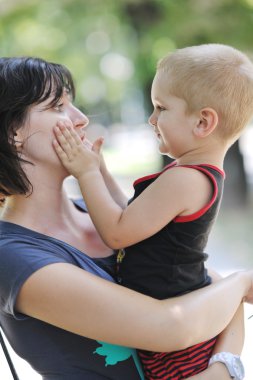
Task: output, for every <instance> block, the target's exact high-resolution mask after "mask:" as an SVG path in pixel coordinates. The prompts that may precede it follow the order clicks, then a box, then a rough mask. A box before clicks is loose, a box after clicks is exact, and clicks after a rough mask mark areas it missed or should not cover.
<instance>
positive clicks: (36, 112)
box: [17, 91, 89, 168]
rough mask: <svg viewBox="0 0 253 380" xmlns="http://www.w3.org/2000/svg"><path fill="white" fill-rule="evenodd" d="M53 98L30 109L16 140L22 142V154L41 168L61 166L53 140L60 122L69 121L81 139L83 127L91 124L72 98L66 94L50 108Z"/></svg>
mask: <svg viewBox="0 0 253 380" xmlns="http://www.w3.org/2000/svg"><path fill="white" fill-rule="evenodd" d="M52 99H53V96H52V97H50V98H48V99H47V100H46V101H44V102H42V103H40V104H36V105H33V106H31V108H30V110H29V112H28V115H27V118H26V122H25V124H24V126H23V127H22V128H20V129H19V130H18V131H17V140H18V141H21V142H22V147H21V148H20V152H21V154H22V157H23V158H24V159H27V160H28V161H30V162H32V163H34V164H35V165H36V166H37V165H38V164H42V165H44V166H45V165H50V166H51V167H52V165H57V167H58V168H59V166H61V164H60V161H59V159H58V157H57V155H56V153H55V151H54V148H53V146H52V141H53V139H54V133H53V127H54V126H55V125H56V123H57V121H59V120H62V121H65V120H67V121H69V122H71V124H72V126H73V128H74V129H75V130H76V131H77V132H78V134H79V135H80V137H81V138H82V137H84V128H85V127H86V126H87V125H88V123H89V120H88V118H87V117H86V116H85V115H84V114H83V113H82V112H81V111H80V110H79V109H77V108H76V107H75V106H74V105H73V103H72V99H71V96H70V95H69V94H68V93H67V92H66V91H64V93H63V95H62V97H61V98H60V99H59V101H58V103H57V104H56V105H55V106H52V107H51V106H50V107H49V105H50V102H51V101H52Z"/></svg>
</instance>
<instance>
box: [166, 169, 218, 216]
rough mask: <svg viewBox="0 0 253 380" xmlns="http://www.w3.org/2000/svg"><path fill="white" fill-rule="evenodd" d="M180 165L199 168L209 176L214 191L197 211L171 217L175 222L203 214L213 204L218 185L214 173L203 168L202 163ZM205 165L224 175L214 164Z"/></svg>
mask: <svg viewBox="0 0 253 380" xmlns="http://www.w3.org/2000/svg"><path fill="white" fill-rule="evenodd" d="M180 166H181V167H182V166H183V167H187V168H193V169H196V170H199V171H201V172H203V173H205V174H206V175H207V177H209V178H210V179H211V181H212V183H213V187H214V192H213V196H212V198H211V200H210V201H209V202H208V203H207V204H206V205H205V206H204V207H202V208H201V209H200V210H199V211H196V212H194V213H193V214H189V215H182V216H180V215H179V216H176V217H175V218H174V219H173V222H175V223H185V222H191V221H193V220H196V219H198V218H200V217H201V216H202V215H204V214H205V213H206V212H207V211H208V210H209V209H210V207H212V205H213V204H214V202H215V200H216V198H217V195H218V185H217V182H216V179H215V177H214V175H213V174H211V173H210V172H209V171H208V170H206V169H205V168H203V167H202V165H180ZM205 166H208V167H209V168H212V169H215V170H217V171H218V172H219V173H220V174H221V175H222V176H223V177H224V176H225V173H224V172H223V171H221V170H220V169H218V168H216V167H215V166H212V165H205Z"/></svg>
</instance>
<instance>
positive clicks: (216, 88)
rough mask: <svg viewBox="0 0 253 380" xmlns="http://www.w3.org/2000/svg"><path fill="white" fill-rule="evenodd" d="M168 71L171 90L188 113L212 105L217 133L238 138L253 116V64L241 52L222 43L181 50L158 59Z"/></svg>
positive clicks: (159, 68)
mask: <svg viewBox="0 0 253 380" xmlns="http://www.w3.org/2000/svg"><path fill="white" fill-rule="evenodd" d="M159 73H165V74H168V91H169V93H170V94H171V95H174V96H177V97H178V98H181V99H184V100H185V101H186V103H187V107H188V112H194V111H198V110H200V109H202V108H204V107H211V108H213V109H214V110H215V111H216V112H217V113H218V116H219V124H218V133H219V135H220V136H221V137H222V138H223V139H225V140H235V139H236V138H238V137H239V135H240V133H241V131H242V129H243V128H244V126H245V125H246V124H247V123H248V122H249V121H250V119H251V117H252V116H253V63H252V62H251V61H250V59H249V58H248V57H247V56H246V55H245V54H243V53H242V52H241V51H239V50H237V49H234V48H233V47H231V46H227V45H221V44H206V45H199V46H191V47H186V48H183V49H178V50H176V51H175V52H173V53H172V54H169V55H167V56H166V57H164V58H163V59H161V60H160V61H159V62H158V65H157V74H159Z"/></svg>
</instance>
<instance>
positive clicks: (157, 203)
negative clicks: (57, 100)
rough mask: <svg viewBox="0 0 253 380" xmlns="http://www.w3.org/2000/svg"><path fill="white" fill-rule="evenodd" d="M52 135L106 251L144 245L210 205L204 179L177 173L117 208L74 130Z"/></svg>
mask: <svg viewBox="0 0 253 380" xmlns="http://www.w3.org/2000/svg"><path fill="white" fill-rule="evenodd" d="M55 132H56V138H57V141H54V147H55V150H56V152H57V154H58V156H59V158H60V160H61V161H62V163H63V165H64V166H65V167H66V169H67V170H68V171H69V172H70V173H71V174H72V175H74V176H75V177H76V178H77V179H78V182H79V185H80V189H81V192H82V195H83V197H84V200H85V203H86V205H87V207H88V210H89V214H90V216H91V219H92V221H93V223H94V224H95V226H96V228H97V230H98V232H99V234H100V236H101V237H102V239H103V240H104V242H105V243H106V244H107V245H108V246H109V247H111V248H114V249H118V248H122V247H126V246H129V245H132V244H135V243H137V242H139V241H141V240H144V239H146V238H148V237H150V236H152V235H154V234H155V233H157V232H158V231H160V230H161V229H162V228H163V227H164V226H165V225H166V224H168V223H169V222H170V221H171V220H173V219H174V218H175V217H176V216H178V215H189V214H192V213H194V212H196V211H198V210H200V209H202V207H204V206H205V205H206V204H207V202H208V201H209V199H210V196H211V193H212V186H211V184H210V181H209V180H208V179H207V178H206V176H204V175H203V174H202V173H200V172H199V171H197V170H194V169H191V168H184V167H179V168H172V169H171V170H168V171H166V172H164V173H162V174H161V175H159V176H158V177H157V178H156V180H155V181H154V182H152V183H151V184H150V185H149V186H148V187H147V188H146V189H145V190H144V191H143V192H142V193H141V194H140V195H139V196H138V197H137V198H136V199H135V200H134V201H133V202H131V203H130V204H129V205H128V206H127V207H126V204H124V205H123V206H122V203H121V202H117V201H115V200H114V198H113V196H112V195H111V193H110V190H109V189H108V187H107V186H108V183H109V182H110V181H111V180H110V179H108V178H110V177H106V176H105V178H107V180H108V183H106V182H105V179H104V178H103V175H102V174H101V171H100V156H99V154H98V153H97V152H96V150H95V149H93V150H92V151H90V150H89V149H87V148H86V147H85V146H84V144H83V143H82V141H81V139H80V137H79V136H78V135H77V133H76V132H75V131H74V129H73V128H66V127H64V125H63V126H60V128H58V129H56V131H55ZM95 144H96V143H95ZM95 144H94V145H95ZM110 183H111V182H110ZM186 184H187V186H186ZM109 187H110V186H109ZM112 187H113V186H112V183H111V188H112ZM196 189H198V190H199V191H198V192H196Z"/></svg>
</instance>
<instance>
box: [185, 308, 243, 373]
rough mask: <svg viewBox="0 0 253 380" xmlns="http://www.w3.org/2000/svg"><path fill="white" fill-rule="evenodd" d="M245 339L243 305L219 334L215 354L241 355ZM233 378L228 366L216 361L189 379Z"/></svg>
mask: <svg viewBox="0 0 253 380" xmlns="http://www.w3.org/2000/svg"><path fill="white" fill-rule="evenodd" d="M243 341H244V313H243V305H241V306H240V307H239V308H238V310H237V312H236V314H235V315H234V317H233V319H232V321H231V322H230V324H229V325H228V326H227V327H226V328H225V330H224V331H223V332H222V333H221V334H220V335H219V337H218V341H217V343H216V345H215V348H214V351H213V354H215V353H217V352H231V353H233V354H235V355H240V354H241V352H242V348H243ZM214 379H219V380H231V376H230V375H229V373H228V370H227V368H226V366H225V365H224V364H222V363H218V362H217V363H214V364H212V365H211V366H210V367H208V368H207V369H206V370H205V371H203V372H201V373H200V374H198V375H195V376H192V377H190V378H189V380H214Z"/></svg>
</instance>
